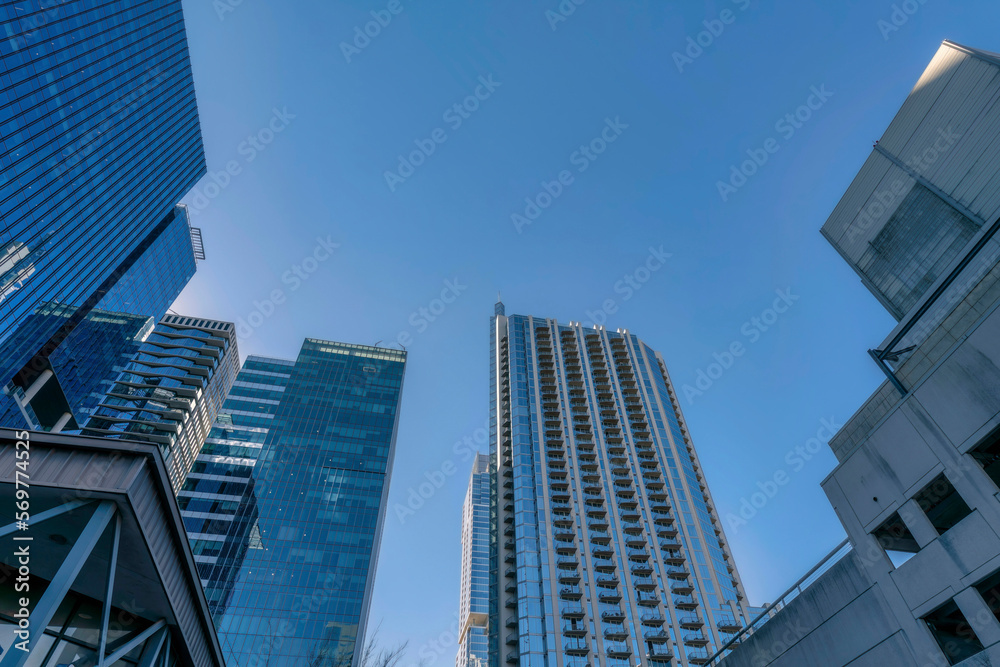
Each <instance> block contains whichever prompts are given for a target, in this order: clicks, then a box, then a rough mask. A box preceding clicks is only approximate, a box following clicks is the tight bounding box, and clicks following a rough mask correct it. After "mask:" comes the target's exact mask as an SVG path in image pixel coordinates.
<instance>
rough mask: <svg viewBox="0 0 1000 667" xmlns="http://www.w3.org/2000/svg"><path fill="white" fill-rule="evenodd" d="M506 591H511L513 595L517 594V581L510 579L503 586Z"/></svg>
mask: <svg viewBox="0 0 1000 667" xmlns="http://www.w3.org/2000/svg"><path fill="white" fill-rule="evenodd" d="M503 589H504V591H506V592H507V593H511V594H512V595H517V582H516V581H508V582H507V585H506V586H504V587H503Z"/></svg>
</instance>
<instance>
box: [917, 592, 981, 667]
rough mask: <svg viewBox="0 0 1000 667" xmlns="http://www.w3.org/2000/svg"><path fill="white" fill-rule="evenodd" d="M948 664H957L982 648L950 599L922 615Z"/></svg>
mask: <svg viewBox="0 0 1000 667" xmlns="http://www.w3.org/2000/svg"><path fill="white" fill-rule="evenodd" d="M924 621H925V622H926V623H927V627H928V628H930V630H931V634H933V635H934V639H936V640H937V643H938V646H940V647H941V651H942V652H943V653H944V654H945V656H946V657H947V658H948V664H949V665H957V664H958V663H960V662H962V661H963V660H965V659H966V658H971V657H972V656H974V655H976V654H977V653H979V652H980V651H982V650H983V644H982V642H980V641H979V637H977V636H976V633H975V631H974V630H973V629H972V626H970V625H969V622H968V621H966V620H965V616H964V615H963V614H962V612H961V610H960V609H959V608H958V605H957V604H955V601H954V600H952V601H951V602H949V603H948V604H946V605H944V606H943V607H939V608H938V609H936V610H935V611H933V612H931V613H930V614H928V615H927V616H925V617H924Z"/></svg>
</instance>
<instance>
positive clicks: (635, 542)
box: [625, 533, 646, 549]
mask: <svg viewBox="0 0 1000 667" xmlns="http://www.w3.org/2000/svg"><path fill="white" fill-rule="evenodd" d="M625 546H628V547H632V548H633V549H642V548H643V547H645V546H646V536H645V535H642V534H641V533H640V534H639V535H629V534H626V535H625Z"/></svg>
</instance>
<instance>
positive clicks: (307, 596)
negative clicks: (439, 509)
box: [179, 338, 406, 667]
mask: <svg viewBox="0 0 1000 667" xmlns="http://www.w3.org/2000/svg"><path fill="white" fill-rule="evenodd" d="M405 364H406V353H405V352H403V351H400V350H392V349H386V348H380V347H369V346H364V345H350V344H346V343H334V342H328V341H322V340H316V339H312V338H308V339H306V340H305V342H304V343H303V345H302V349H301V350H300V352H299V355H298V358H297V359H295V360H294V361H286V360H282V359H268V358H264V357H250V358H248V359H247V361H246V363H245V364H244V365H243V369H242V371H240V373H239V376H238V378H237V381H236V382H235V383H234V384H233V387H232V389H231V390H230V392H229V397H228V398H227V400H226V402H225V406H224V408H223V410H222V412H221V413H220V414H219V415H218V416H217V418H216V422H215V425H214V426H213V427H212V429H211V432H210V433H209V436H208V438H207V440H206V443H205V446H204V447H203V448H202V450H201V453H200V454H199V455H198V458H197V460H196V462H195V465H194V467H193V468H192V471H191V473H190V474H189V475H188V477H187V480H186V482H185V484H184V486H183V487H182V488H181V489H180V491H179V496H180V506H181V509H182V514H183V516H184V523H185V527H186V528H187V531H188V535H189V537H190V539H191V543H192V547H193V551H194V554H195V559H196V561H197V562H198V568H199V573H200V575H201V578H202V582H203V583H204V584H205V586H206V595H207V597H208V599H209V605H210V608H211V610H212V616H213V618H214V620H215V624H216V627H217V628H218V631H219V637H220V641H221V642H222V645H223V650H224V652H225V654H226V664H228V665H231V666H235V667H264V666H265V665H266V666H268V667H280V666H283V665H287V666H288V667H292V666H293V665H294V666H298V665H304V664H308V665H310V666H312V667H348V666H350V665H355V666H357V665H358V664H359V660H360V657H361V653H362V652H361V651H360V650H359V651H355V645H356V644H357V643H360V642H362V641H363V638H364V633H365V624H366V622H367V617H368V606H369V602H370V599H371V593H372V587H373V584H374V580H375V570H376V565H377V561H378V551H379V544H380V541H381V535H382V526H383V523H384V519H385V511H386V505H387V498H388V493H389V479H390V476H391V473H392V461H393V457H394V454H395V442H396V431H397V425H398V421H399V407H400V398H401V396H402V385H403V371H404V367H405Z"/></svg>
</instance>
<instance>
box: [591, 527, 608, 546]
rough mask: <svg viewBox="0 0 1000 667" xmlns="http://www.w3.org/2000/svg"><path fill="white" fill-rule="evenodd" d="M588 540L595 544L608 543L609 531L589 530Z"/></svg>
mask: <svg viewBox="0 0 1000 667" xmlns="http://www.w3.org/2000/svg"><path fill="white" fill-rule="evenodd" d="M590 541H591V542H594V543H596V544H608V543H610V542H611V533H609V532H608V531H606V530H591V531H590Z"/></svg>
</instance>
